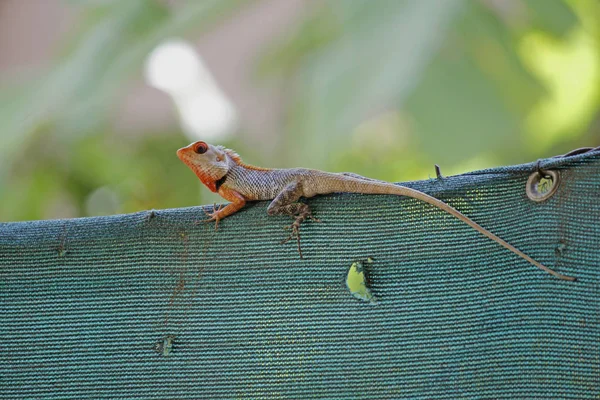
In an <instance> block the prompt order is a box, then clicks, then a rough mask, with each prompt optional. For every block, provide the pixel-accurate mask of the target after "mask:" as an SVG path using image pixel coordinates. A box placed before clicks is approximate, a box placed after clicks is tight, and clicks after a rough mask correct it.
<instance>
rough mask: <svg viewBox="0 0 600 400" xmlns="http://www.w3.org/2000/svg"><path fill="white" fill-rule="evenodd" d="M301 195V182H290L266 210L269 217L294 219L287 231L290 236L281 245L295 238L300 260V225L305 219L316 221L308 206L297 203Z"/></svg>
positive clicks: (302, 192)
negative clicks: (283, 216)
mask: <svg viewBox="0 0 600 400" xmlns="http://www.w3.org/2000/svg"><path fill="white" fill-rule="evenodd" d="M303 194H304V191H303V189H302V182H292V183H290V184H289V185H287V186H286V187H285V188H284V189H283V190H282V191H281V192H280V193H279V194H278V195H277V196H276V197H275V199H273V201H272V202H271V204H269V207H268V208H267V214H269V215H289V216H291V217H294V218H295V220H294V222H293V223H292V224H291V225H290V226H289V229H290V230H291V233H290V236H289V237H288V238H287V239H285V240H284V241H283V242H282V243H286V242H288V241H289V240H291V239H293V238H294V237H295V238H296V239H297V242H298V253H299V254H300V258H302V250H301V248H300V224H302V222H304V221H305V220H306V219H307V218H309V219H313V220H316V221H318V220H317V219H316V218H314V217H313V216H312V212H311V211H310V207H308V205H306V204H304V203H300V202H298V199H300V197H302V195H303Z"/></svg>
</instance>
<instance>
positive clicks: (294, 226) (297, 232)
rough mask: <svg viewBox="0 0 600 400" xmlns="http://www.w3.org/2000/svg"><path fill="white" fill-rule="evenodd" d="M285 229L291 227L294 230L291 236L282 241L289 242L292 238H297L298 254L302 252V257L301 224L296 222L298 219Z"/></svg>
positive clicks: (282, 242)
mask: <svg viewBox="0 0 600 400" xmlns="http://www.w3.org/2000/svg"><path fill="white" fill-rule="evenodd" d="M284 229H289V230H291V231H292V232H291V233H290V236H288V237H287V238H285V239H284V240H282V241H281V244H284V243H287V242H289V241H290V240H292V239H296V241H297V242H298V254H300V258H302V249H301V248H300V224H296V221H295V222H294V223H293V224H292V225H288V226H286V227H284Z"/></svg>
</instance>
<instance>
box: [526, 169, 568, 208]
mask: <svg viewBox="0 0 600 400" xmlns="http://www.w3.org/2000/svg"><path fill="white" fill-rule="evenodd" d="M559 184H560V174H559V173H558V172H557V171H551V170H538V171H536V172H534V173H533V174H531V175H530V176H529V179H528V180H527V186H526V187H525V191H526V192H527V197H529V199H530V200H532V201H537V202H540V201H544V200H547V199H549V198H550V197H552V195H553V194H554V193H555V192H556V189H558V186H559Z"/></svg>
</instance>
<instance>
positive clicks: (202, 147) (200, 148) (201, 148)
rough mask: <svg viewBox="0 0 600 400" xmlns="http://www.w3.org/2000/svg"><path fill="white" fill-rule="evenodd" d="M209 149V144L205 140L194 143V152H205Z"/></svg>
mask: <svg viewBox="0 0 600 400" xmlns="http://www.w3.org/2000/svg"><path fill="white" fill-rule="evenodd" d="M207 151H208V145H207V144H206V143H204V142H198V143H196V144H195V145H194V153H196V154H204V153H206V152H207Z"/></svg>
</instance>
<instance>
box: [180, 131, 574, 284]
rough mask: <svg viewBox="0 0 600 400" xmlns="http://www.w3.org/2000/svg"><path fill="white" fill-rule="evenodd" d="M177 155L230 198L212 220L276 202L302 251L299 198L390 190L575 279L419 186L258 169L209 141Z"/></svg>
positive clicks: (303, 214) (304, 212) (305, 212)
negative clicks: (249, 206) (256, 203)
mask: <svg viewBox="0 0 600 400" xmlns="http://www.w3.org/2000/svg"><path fill="white" fill-rule="evenodd" d="M177 155H178V156H179V158H180V159H181V160H182V161H183V162H184V163H185V164H186V165H188V166H189V167H190V168H191V169H192V171H194V172H195V173H196V175H197V176H198V178H200V180H201V181H202V182H203V183H204V184H205V185H206V186H207V187H208V188H209V189H210V190H212V191H213V192H217V193H219V195H221V197H223V198H225V199H226V200H229V201H231V203H230V204H228V205H227V206H225V207H223V208H219V209H217V210H215V211H214V212H213V213H211V214H209V216H210V218H211V220H214V221H216V222H217V223H218V221H219V220H221V219H223V218H225V217H227V216H229V215H231V214H233V213H235V212H237V211H238V210H240V209H241V208H242V207H244V206H245V204H246V201H255V200H272V201H271V204H269V207H268V208H267V213H268V214H269V215H281V214H284V215H290V216H292V217H294V218H295V220H294V222H293V224H292V225H291V229H292V234H291V235H290V237H289V238H288V240H289V239H291V238H293V237H296V238H297V239H298V249H299V251H300V245H299V243H300V242H299V238H300V224H301V223H302V222H303V221H305V220H306V219H314V218H313V216H312V213H311V211H310V208H309V206H308V205H307V204H304V203H301V202H299V201H298V200H299V199H300V198H301V197H306V198H309V197H313V196H316V195H319V194H329V193H363V194H389V195H397V196H407V197H412V198H414V199H418V200H421V201H424V202H426V203H429V204H431V205H433V206H435V207H438V208H440V209H442V210H444V211H446V212H447V213H449V214H451V215H453V216H455V217H456V218H458V219H459V220H461V221H463V222H464V223H466V224H467V225H469V226H471V227H472V228H473V229H475V230H476V231H478V232H480V233H481V234H483V235H485V236H487V237H488V238H490V239H492V240H493V241H495V242H497V243H498V244H500V245H501V246H503V247H505V248H507V249H508V250H510V251H512V252H513V253H515V254H516V255H518V256H519V257H521V258H523V259H525V260H527V261H528V262H530V263H531V264H533V265H535V266H537V267H538V268H540V269H542V270H544V271H546V272H548V273H550V274H552V275H554V276H556V277H558V278H560V279H564V280H571V281H573V280H575V278H573V277H569V276H565V275H562V274H559V273H557V272H555V271H553V270H551V269H550V268H548V267H546V266H544V265H542V264H540V263H539V262H537V261H535V260H534V259H532V258H531V257H529V256H528V255H526V254H525V253H523V252H522V251H520V250H519V249H517V248H515V247H514V246H512V245H511V244H509V243H507V242H506V241H504V240H503V239H501V238H500V237H498V236H496V235H494V234H493V233H491V232H490V231H488V230H487V229H485V228H483V227H482V226H480V225H479V224H477V223H476V222H474V221H473V220H471V219H470V218H469V217H467V216H465V215H463V214H462V213H461V212H460V211H458V210H456V209H455V208H453V207H451V206H449V205H448V204H446V203H444V202H443V201H441V200H438V199H436V198H435V197H431V196H429V195H428V194H425V193H423V192H420V191H418V190H415V189H411V188H407V187H404V186H399V185H394V184H392V183H388V182H383V181H377V180H374V179H369V178H365V177H362V176H359V175H355V174H351V173H344V174H336V173H330V172H323V171H318V170H312V169H306V168H290V169H268V168H259V167H254V166H251V165H247V164H244V163H243V162H242V160H241V158H240V157H239V156H238V155H237V153H235V152H234V151H232V150H229V149H225V148H223V147H221V146H212V145H210V144H207V143H205V142H195V143H192V144H190V145H189V146H187V147H184V148H181V149H179V150H178V151H177ZM286 241H287V240H286ZM300 256H302V253H301V252H300Z"/></svg>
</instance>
